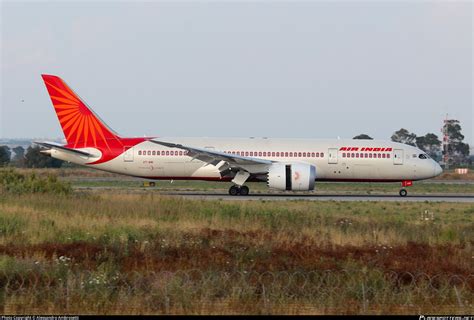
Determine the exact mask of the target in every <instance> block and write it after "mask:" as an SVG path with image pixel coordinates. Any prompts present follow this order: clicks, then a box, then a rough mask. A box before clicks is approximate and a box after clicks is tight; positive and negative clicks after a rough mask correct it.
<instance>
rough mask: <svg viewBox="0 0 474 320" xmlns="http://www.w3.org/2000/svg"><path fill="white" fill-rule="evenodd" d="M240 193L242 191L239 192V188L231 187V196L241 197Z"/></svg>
mask: <svg viewBox="0 0 474 320" xmlns="http://www.w3.org/2000/svg"><path fill="white" fill-rule="evenodd" d="M239 191H240V190H239V188H238V187H237V186H232V187H230V189H229V194H230V195H231V196H237V195H239Z"/></svg>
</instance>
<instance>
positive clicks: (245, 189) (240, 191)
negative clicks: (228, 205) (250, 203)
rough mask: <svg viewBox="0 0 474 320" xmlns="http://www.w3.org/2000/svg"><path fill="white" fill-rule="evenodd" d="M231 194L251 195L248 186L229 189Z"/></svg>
mask: <svg viewBox="0 0 474 320" xmlns="http://www.w3.org/2000/svg"><path fill="white" fill-rule="evenodd" d="M229 194H230V195H231V196H238V195H241V196H246V195H248V194H249V188H248V187H247V186H240V187H239V186H232V187H230V189H229Z"/></svg>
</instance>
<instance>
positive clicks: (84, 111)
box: [41, 74, 121, 149]
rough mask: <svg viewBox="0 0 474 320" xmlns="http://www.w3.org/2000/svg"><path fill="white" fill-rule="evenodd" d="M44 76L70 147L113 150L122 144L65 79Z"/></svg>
mask: <svg viewBox="0 0 474 320" xmlns="http://www.w3.org/2000/svg"><path fill="white" fill-rule="evenodd" d="M41 76H42V77H43V81H44V83H45V85H46V89H48V93H49V96H50V97H51V101H52V102H53V105H54V109H55V111H56V115H57V116H58V119H59V122H60V123H61V127H62V129H63V132H64V136H65V137H66V140H67V143H68V145H69V146H71V147H72V148H85V147H95V148H104V147H105V148H107V149H110V146H111V145H115V144H116V142H119V143H120V137H119V136H118V135H117V134H116V133H115V132H114V131H113V130H112V129H110V128H109V127H108V126H107V125H106V124H105V123H104V122H103V121H102V120H101V119H100V118H99V117H98V116H97V115H96V114H95V113H94V111H92V110H91V109H90V108H89V107H88V106H87V104H86V103H85V102H83V101H82V100H81V98H80V97H79V96H78V95H77V94H76V93H75V92H74V91H72V90H71V89H70V88H69V87H68V85H67V84H66V83H65V82H64V81H63V80H62V79H61V78H59V77H56V76H52V75H45V74H43V75H41ZM120 144H121V143H120Z"/></svg>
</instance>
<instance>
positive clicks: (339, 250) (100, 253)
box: [0, 229, 473, 276]
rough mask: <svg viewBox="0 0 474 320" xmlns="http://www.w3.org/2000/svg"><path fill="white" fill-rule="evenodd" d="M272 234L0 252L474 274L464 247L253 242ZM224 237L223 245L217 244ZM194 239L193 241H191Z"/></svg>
mask: <svg viewBox="0 0 474 320" xmlns="http://www.w3.org/2000/svg"><path fill="white" fill-rule="evenodd" d="M262 237H263V238H266V237H269V238H271V235H270V234H268V235H264V234H263V235H262V234H259V233H257V232H249V233H242V232H237V231H234V230H212V229H203V230H201V231H200V232H198V234H197V235H196V234H186V235H183V239H186V241H183V243H182V244H180V245H163V242H162V239H161V240H160V239H156V240H155V241H150V242H149V243H148V244H147V246H146V247H145V248H144V247H143V245H142V244H141V243H126V244H117V245H115V244H114V245H100V244H96V243H88V242H76V243H68V244H51V243H44V244H36V245H17V244H10V245H2V246H0V254H5V255H9V256H15V257H22V258H27V257H29V256H32V255H40V256H44V257H45V258H46V259H53V258H57V257H60V256H66V257H68V258H71V259H72V261H73V262H74V263H75V264H76V265H79V266H80V267H82V268H87V269H94V268H96V267H97V266H98V265H99V264H100V263H102V262H103V261H114V262H115V263H116V264H117V265H118V266H119V268H120V269H121V270H122V271H124V272H131V271H140V270H149V271H160V270H185V269H200V270H226V271H227V270H228V271H232V270H255V271H258V272H264V271H281V270H286V271H292V270H327V269H329V270H340V269H344V268H347V266H348V263H350V262H354V263H356V264H359V265H362V266H367V267H369V268H376V269H381V270H383V271H396V272H397V273H403V272H410V273H419V272H424V273H426V274H427V275H430V276H432V275H436V274H457V275H462V276H468V275H470V274H472V271H473V270H472V266H470V264H469V261H470V259H471V256H470V254H469V253H468V252H467V250H464V248H463V246H461V245H443V246H440V245H437V246H432V245H428V244H421V243H414V242H410V243H408V244H406V245H399V246H393V247H392V246H369V245H367V246H357V247H356V246H350V245H345V246H334V245H326V246H324V245H320V244H311V243H308V241H306V240H305V241H304V242H301V243H299V242H288V243H285V242H283V243H280V242H279V243H272V242H271V241H270V242H268V245H266V246H265V247H262V246H261V245H257V244H256V243H255V242H253V241H252V240H253V239H257V238H258V239H262ZM216 239H219V241H216ZM191 240H192V241H191Z"/></svg>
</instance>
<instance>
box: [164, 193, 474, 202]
mask: <svg viewBox="0 0 474 320" xmlns="http://www.w3.org/2000/svg"><path fill="white" fill-rule="evenodd" d="M161 194H163V195H170V196H181V197H183V198H186V199H203V200H233V201H252V200H254V201H256V200H266V201H274V200H279V201H288V200H305V201H399V202H425V201H432V202H468V203H471V202H472V203H474V196H472V195H453V194H451V195H408V196H406V197H400V196H398V195H382V194H379V195H376V194H374V195H342V194H273V193H256V194H249V195H248V196H230V195H228V194H225V193H218V192H191V191H186V192H185V191H181V192H162V193H161Z"/></svg>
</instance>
